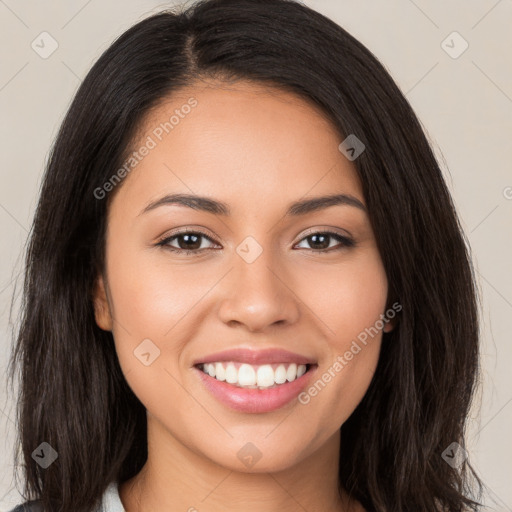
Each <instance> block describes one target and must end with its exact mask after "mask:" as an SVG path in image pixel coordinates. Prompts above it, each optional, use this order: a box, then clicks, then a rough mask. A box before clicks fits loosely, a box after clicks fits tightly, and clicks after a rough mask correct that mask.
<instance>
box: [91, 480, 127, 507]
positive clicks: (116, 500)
mask: <svg viewBox="0 0 512 512" xmlns="http://www.w3.org/2000/svg"><path fill="white" fill-rule="evenodd" d="M117 485H118V484H117V482H112V483H111V484H110V485H109V486H108V487H107V489H106V490H105V492H104V493H103V497H102V499H101V505H100V508H99V509H98V510H97V512H126V511H125V509H124V507H123V503H122V502H121V498H120V497H119V490H118V487H117Z"/></svg>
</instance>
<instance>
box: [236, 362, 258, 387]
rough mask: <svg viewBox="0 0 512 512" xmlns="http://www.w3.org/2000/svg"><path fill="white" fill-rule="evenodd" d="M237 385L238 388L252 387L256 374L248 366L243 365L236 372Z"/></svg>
mask: <svg viewBox="0 0 512 512" xmlns="http://www.w3.org/2000/svg"><path fill="white" fill-rule="evenodd" d="M238 384H240V386H254V385H255V384H256V373H255V372H254V368H253V367H252V366H251V365H249V364H243V365H242V366H240V368H239V370H238Z"/></svg>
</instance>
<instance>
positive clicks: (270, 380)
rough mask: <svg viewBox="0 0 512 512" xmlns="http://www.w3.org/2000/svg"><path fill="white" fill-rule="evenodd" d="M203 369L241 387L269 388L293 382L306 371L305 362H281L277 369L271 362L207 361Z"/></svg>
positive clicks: (212, 375)
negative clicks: (251, 363)
mask: <svg viewBox="0 0 512 512" xmlns="http://www.w3.org/2000/svg"><path fill="white" fill-rule="evenodd" d="M237 366H238V368H237ZM201 367H202V370H203V371H204V372H205V373H207V374H208V375H209V376H210V377H214V378H216V379H217V380H219V381H226V382H227V383H229V384H234V385H236V386H239V387H246V388H251V389H256V388H259V389H267V388H272V387H275V386H276V385H279V384H284V383H285V382H287V381H288V382H292V381H294V380H295V379H298V378H299V377H301V376H302V375H304V373H306V365H305V364H299V365H298V366H297V364H295V363H291V364H286V363H284V364H279V365H278V366H277V367H276V365H274V367H275V369H274V368H273V366H272V365H270V364H263V365H260V366H253V365H250V364H246V363H243V364H240V363H238V364H236V365H235V363H234V362H231V361H230V362H226V363H220V362H218V363H206V364H203V365H201Z"/></svg>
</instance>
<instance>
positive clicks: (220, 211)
mask: <svg viewBox="0 0 512 512" xmlns="http://www.w3.org/2000/svg"><path fill="white" fill-rule="evenodd" d="M164 205H178V206H186V207H188V208H192V209H194V210H200V211H203V212H207V213H213V214H215V215H223V216H230V215H231V210H230V208H229V206H228V205H227V204H226V203H223V202H222V201H217V200H215V199H211V198H209V197H202V196H196V195H192V194H167V195H165V196H163V197H161V198H160V199H157V200H156V201H153V202H151V203H150V204H148V205H147V206H146V207H145V208H144V209H143V210H142V211H141V212H140V213H139V215H142V214H143V213H146V212H149V211H151V210H154V209H155V208H158V207H160V206H164ZM339 205H346V206H353V207H355V208H359V209H360V210H362V211H364V212H367V209H366V206H365V205H364V204H363V203H362V202H361V201H360V200H359V199H357V198H355V197H354V196H351V195H349V194H334V195H328V196H319V197H312V198H309V199H303V200H300V201H296V202H294V203H292V204H290V205H289V207H288V210H287V211H286V215H287V216H292V217H296V216H300V215H306V214H308V213H312V212H316V211H319V210H323V209H325V208H329V207H331V206H339Z"/></svg>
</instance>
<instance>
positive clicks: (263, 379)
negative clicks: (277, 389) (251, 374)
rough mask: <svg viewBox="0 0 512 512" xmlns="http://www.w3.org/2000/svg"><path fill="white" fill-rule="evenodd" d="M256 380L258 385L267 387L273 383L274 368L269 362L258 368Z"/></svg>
mask: <svg viewBox="0 0 512 512" xmlns="http://www.w3.org/2000/svg"><path fill="white" fill-rule="evenodd" d="M257 382H258V386H259V387H263V388H269V387H270V386H273V385H274V384H275V382H274V370H272V366H270V365H269V364H264V365H263V366H260V367H259V368H258V373H257Z"/></svg>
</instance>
